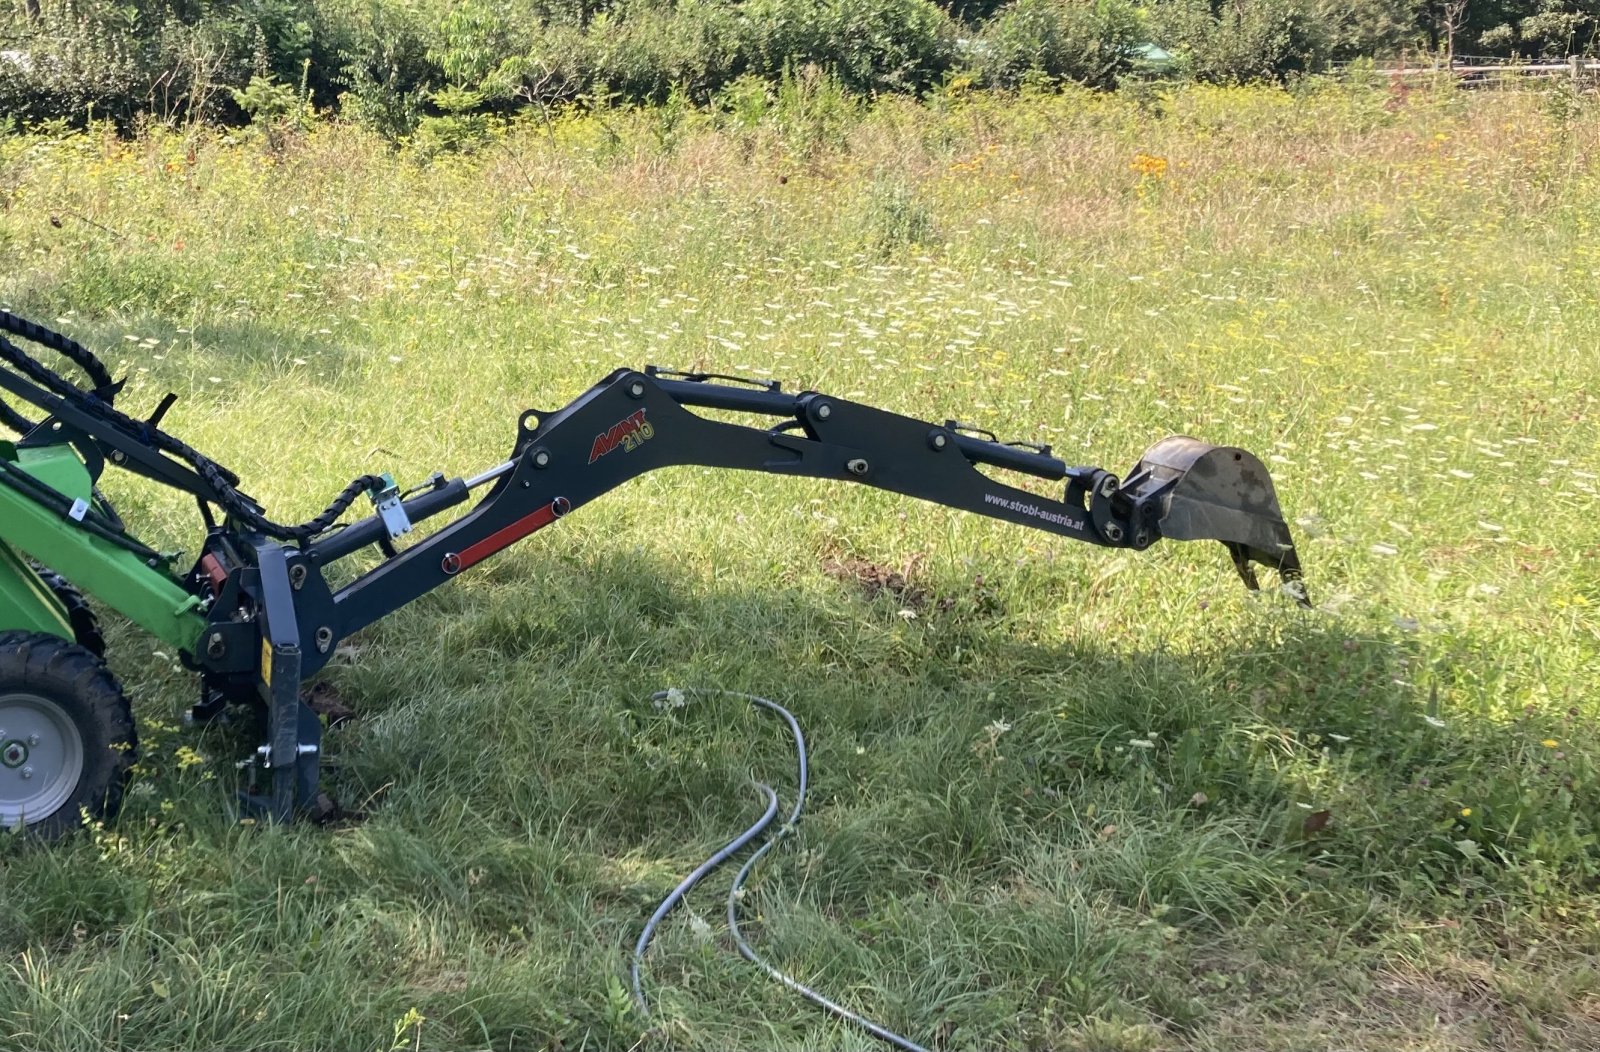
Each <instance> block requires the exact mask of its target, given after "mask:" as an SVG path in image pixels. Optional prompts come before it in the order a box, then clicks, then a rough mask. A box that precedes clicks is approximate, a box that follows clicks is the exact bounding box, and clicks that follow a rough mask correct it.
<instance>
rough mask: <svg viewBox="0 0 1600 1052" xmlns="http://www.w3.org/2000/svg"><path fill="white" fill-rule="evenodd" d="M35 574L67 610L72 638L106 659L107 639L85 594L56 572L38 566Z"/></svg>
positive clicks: (96, 655) (81, 645) (92, 652)
mask: <svg viewBox="0 0 1600 1052" xmlns="http://www.w3.org/2000/svg"><path fill="white" fill-rule="evenodd" d="M34 573H36V574H38V575H39V580H41V581H43V582H44V583H45V587H46V588H49V589H50V591H52V592H54V593H55V597H56V599H57V600H59V601H60V603H61V605H62V606H64V607H66V608H67V622H68V623H69V624H70V625H71V626H72V637H73V639H74V640H76V642H77V644H78V645H79V646H80V647H83V648H84V649H85V650H87V651H89V653H91V654H93V655H94V656H95V657H105V656H106V637H105V636H104V634H102V633H101V631H100V619H99V618H98V617H96V616H95V613H94V610H93V608H91V607H90V606H89V601H88V600H87V599H85V598H84V597H83V593H82V592H80V591H78V588H77V586H76V585H74V584H73V583H72V582H71V581H68V580H67V579H66V578H65V577H62V576H61V575H60V574H58V573H56V572H55V571H54V570H47V569H45V568H44V567H42V566H37V567H34Z"/></svg>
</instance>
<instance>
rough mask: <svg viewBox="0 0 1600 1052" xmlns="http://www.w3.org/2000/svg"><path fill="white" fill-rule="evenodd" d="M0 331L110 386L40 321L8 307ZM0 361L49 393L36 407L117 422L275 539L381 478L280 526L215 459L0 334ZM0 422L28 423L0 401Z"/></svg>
mask: <svg viewBox="0 0 1600 1052" xmlns="http://www.w3.org/2000/svg"><path fill="white" fill-rule="evenodd" d="M0 331H3V332H8V333H11V334H12V335H15V336H19V337H21V338H22V339H24V340H28V341H30V342H33V343H37V344H40V345H42V346H44V347H47V348H49V349H51V350H53V351H57V352H59V353H61V354H63V355H65V356H66V357H67V358H69V359H71V361H72V362H73V364H75V365H77V366H78V367H79V368H81V369H83V370H84V372H86V373H88V374H89V378H90V380H91V381H93V382H94V383H95V385H96V387H97V388H109V387H110V386H111V377H110V374H109V373H108V372H107V371H106V368H105V366H104V364H103V363H101V361H100V360H99V359H98V358H96V357H95V356H94V354H93V353H91V352H90V351H89V350H88V349H87V348H85V347H84V346H83V345H82V344H80V343H78V342H76V341H75V340H72V339H70V338H69V337H66V336H63V335H61V334H60V333H58V332H52V331H51V330H49V329H46V328H45V327H44V326H42V325H37V324H35V323H33V322H31V321H28V320H27V319H26V318H19V317H17V316H16V315H15V314H12V313H11V312H9V311H4V310H0ZM0 364H5V365H9V366H11V367H12V368H13V369H15V370H16V371H17V372H19V373H21V374H22V375H23V376H25V377H27V378H28V379H30V380H32V381H33V382H34V383H36V384H38V385H39V386H41V387H43V388H45V389H46V391H49V392H52V393H53V395H54V398H52V397H51V396H50V395H48V394H45V393H44V392H40V397H39V404H40V406H41V407H42V408H46V409H48V408H50V406H51V405H52V404H60V403H63V402H64V403H66V404H68V405H70V406H72V407H73V408H76V409H78V410H79V411H81V412H87V413H93V414H95V415H97V416H100V417H103V418H105V419H107V420H109V421H111V422H112V423H114V424H116V425H117V426H118V427H120V428H122V429H123V430H125V431H127V432H129V433H130V434H133V435H137V436H139V437H140V438H141V439H143V440H144V441H145V442H148V443H149V444H150V445H152V446H154V447H155V448H156V449H158V450H160V451H161V452H163V453H166V454H169V455H171V456H174V457H177V458H178V459H179V460H182V461H183V462H184V463H186V464H188V465H189V466H190V467H192V468H193V469H194V471H195V473H196V474H198V475H199V476H200V477H201V478H202V479H204V480H205V482H206V484H207V485H209V486H210V487H211V489H212V491H213V492H214V493H215V494H216V497H217V502H218V503H219V504H220V505H221V506H222V509H223V510H224V511H226V512H227V513H228V514H229V515H230V516H232V517H233V518H234V519H236V520H237V521H238V522H240V523H241V524H242V525H244V526H245V527H246V528H248V529H251V530H255V531H256V532H258V533H263V534H266V535H267V536H269V537H276V538H278V539H280V540H295V541H305V540H309V539H311V538H312V537H315V536H317V535H318V534H321V533H325V532H327V530H328V529H329V527H331V526H332V525H333V524H334V523H335V522H337V521H338V520H339V517H340V516H341V515H343V514H344V513H345V512H346V511H347V510H348V509H349V507H350V505H351V504H354V503H355V501H356V498H358V497H360V496H361V494H363V493H366V492H368V491H369V490H371V489H373V488H374V487H375V486H377V485H379V484H380V482H381V480H380V479H379V478H378V476H376V475H361V476H359V477H357V478H354V479H352V480H351V481H350V484H349V485H347V486H345V488H344V489H343V490H341V491H340V493H339V495H338V496H336V497H335V498H334V499H333V500H332V501H331V502H330V503H329V504H328V506H327V507H326V508H324V509H323V510H322V512H321V513H320V514H318V515H316V516H315V517H314V518H311V519H309V520H307V521H306V522H303V523H299V524H296V525H284V524H282V523H278V522H274V521H273V520H271V519H269V518H267V517H266V516H265V515H264V514H263V513H262V511H261V509H260V507H258V506H257V505H256V503H255V502H254V501H252V500H250V498H248V497H246V496H245V495H244V494H243V493H240V492H239V490H238V488H237V486H238V483H239V476H238V475H236V474H234V473H233V472H231V471H229V470H228V469H226V468H224V467H222V466H221V465H220V464H217V463H216V462H215V461H213V460H211V459H210V458H209V457H207V456H205V455H204V454H203V453H201V452H199V451H198V450H196V449H194V448H193V447H192V446H189V445H188V444H187V443H185V442H183V441H182V440H181V439H178V438H175V437H173V436H172V435H169V434H167V433H166V432H165V431H162V430H161V429H160V428H157V427H154V426H152V425H150V424H148V423H146V422H144V421H141V420H134V419H133V418H132V417H130V416H127V415H126V414H124V413H122V412H120V411H118V410H117V409H116V408H114V407H113V406H112V404H111V399H110V396H109V395H108V396H107V397H105V398H102V397H100V396H99V395H98V394H95V393H93V392H89V391H84V390H82V389H81V388H79V387H77V386H76V385H74V384H72V383H70V382H68V381H67V380H66V379H65V378H63V377H62V376H61V375H60V374H59V373H57V372H55V371H54V370H52V369H49V368H47V367H45V366H44V365H42V364H40V363H39V362H37V361H35V360H34V359H33V358H32V357H30V356H29V355H27V354H26V353H24V352H23V351H22V350H21V349H20V348H18V347H17V346H16V345H15V344H13V343H12V342H11V341H9V340H7V339H5V338H4V337H0ZM0 423H3V424H5V425H6V426H8V427H11V428H13V429H14V430H18V431H27V430H29V429H31V428H32V427H33V424H32V423H31V422H30V421H28V420H27V419H26V418H24V417H23V416H22V415H21V414H19V413H17V412H16V411H15V410H13V409H11V408H10V407H9V406H6V405H4V403H0Z"/></svg>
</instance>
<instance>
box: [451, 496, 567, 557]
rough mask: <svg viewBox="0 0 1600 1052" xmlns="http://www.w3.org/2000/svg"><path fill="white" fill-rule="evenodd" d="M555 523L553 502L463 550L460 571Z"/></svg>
mask: <svg viewBox="0 0 1600 1052" xmlns="http://www.w3.org/2000/svg"><path fill="white" fill-rule="evenodd" d="M555 521H556V506H555V502H554V501H551V502H550V503H549V504H546V505H545V506H544V507H542V508H540V509H539V510H538V511H535V512H533V513H531V514H528V515H524V516H523V517H522V518H520V519H518V520H517V521H516V522H513V523H512V524H511V525H510V526H506V527H503V528H501V529H498V530H496V531H494V532H493V533H491V534H489V536H487V537H485V538H484V539H483V540H481V541H479V542H478V543H477V544H474V545H471V546H470V547H467V548H463V549H462V550H461V555H460V556H459V558H460V561H461V564H460V567H459V569H461V570H465V569H466V568H467V567H469V566H472V565H475V564H477V563H481V562H483V560H485V559H487V558H488V557H489V556H491V555H493V554H494V553H495V552H497V551H499V550H500V549H502V548H509V547H511V546H512V545H513V544H515V543H517V542H518V541H520V540H522V538H524V537H526V536H527V535H528V534H530V533H532V532H533V531H534V530H542V529H544V528H545V527H546V526H548V525H550V524H551V523H552V522H555Z"/></svg>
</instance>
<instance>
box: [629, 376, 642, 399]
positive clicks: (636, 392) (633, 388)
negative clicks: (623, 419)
mask: <svg viewBox="0 0 1600 1052" xmlns="http://www.w3.org/2000/svg"><path fill="white" fill-rule="evenodd" d="M628 393H629V394H631V395H633V397H635V398H643V397H644V383H643V381H640V380H635V381H634V382H633V383H631V384H629V385H628Z"/></svg>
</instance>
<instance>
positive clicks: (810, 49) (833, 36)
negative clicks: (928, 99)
mask: <svg viewBox="0 0 1600 1052" xmlns="http://www.w3.org/2000/svg"><path fill="white" fill-rule="evenodd" d="M739 11H740V15H741V17H742V18H743V19H744V22H745V47H746V49H747V53H748V56H749V62H750V67H751V69H752V70H754V71H755V72H757V73H759V74H761V75H763V76H766V77H769V78H773V79H776V78H778V77H779V76H781V75H782V74H783V72H784V71H785V70H786V69H797V68H799V67H801V66H805V65H814V66H817V67H819V68H821V69H823V70H825V71H826V72H828V73H829V74H831V75H832V76H834V77H837V78H838V79H839V81H840V82H841V83H842V84H844V86H845V87H846V88H848V89H849V90H851V91H858V92H862V93H864V94H865V93H873V92H882V91H921V90H923V89H924V88H927V87H928V86H929V85H931V84H933V83H935V82H936V81H937V80H938V79H939V78H940V77H942V76H943V75H944V73H945V72H946V71H947V70H948V69H949V68H950V66H951V64H952V63H953V62H954V59H955V39H956V26H955V23H954V22H952V21H951V20H950V17H949V16H948V15H947V14H945V13H944V11H942V10H941V9H940V8H938V7H936V6H934V5H933V4H931V3H929V2H928V0H747V2H746V3H744V4H742V5H741V6H740V8H739Z"/></svg>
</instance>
